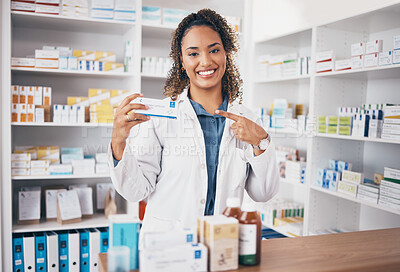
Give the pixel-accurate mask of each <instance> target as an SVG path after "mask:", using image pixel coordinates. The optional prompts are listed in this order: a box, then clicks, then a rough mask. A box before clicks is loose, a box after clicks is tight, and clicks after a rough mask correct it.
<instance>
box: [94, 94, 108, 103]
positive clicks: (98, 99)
mask: <svg viewBox="0 0 400 272" xmlns="http://www.w3.org/2000/svg"><path fill="white" fill-rule="evenodd" d="M104 100H108V101H109V100H110V92H105V93H102V94H100V95H96V96H92V97H89V103H90V104H95V103H99V102H101V101H104Z"/></svg>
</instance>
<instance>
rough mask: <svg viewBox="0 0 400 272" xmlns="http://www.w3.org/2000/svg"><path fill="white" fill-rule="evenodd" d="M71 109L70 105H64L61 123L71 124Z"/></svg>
mask: <svg viewBox="0 0 400 272" xmlns="http://www.w3.org/2000/svg"><path fill="white" fill-rule="evenodd" d="M69 108H70V106H68V105H63V106H62V108H61V109H62V110H61V123H63V124H68V123H69Z"/></svg>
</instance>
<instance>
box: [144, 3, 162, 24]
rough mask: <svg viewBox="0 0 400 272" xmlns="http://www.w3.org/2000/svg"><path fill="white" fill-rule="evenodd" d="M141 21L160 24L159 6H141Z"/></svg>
mask: <svg viewBox="0 0 400 272" xmlns="http://www.w3.org/2000/svg"><path fill="white" fill-rule="evenodd" d="M142 22H143V24H149V25H161V8H160V7H149V6H142Z"/></svg>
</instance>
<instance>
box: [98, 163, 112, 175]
mask: <svg viewBox="0 0 400 272" xmlns="http://www.w3.org/2000/svg"><path fill="white" fill-rule="evenodd" d="M109 173H110V167H109V166H108V164H106V163H96V174H109Z"/></svg>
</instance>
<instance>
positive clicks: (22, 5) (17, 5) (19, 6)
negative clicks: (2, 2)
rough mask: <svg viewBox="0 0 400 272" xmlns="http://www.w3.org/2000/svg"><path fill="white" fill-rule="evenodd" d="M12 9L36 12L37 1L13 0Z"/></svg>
mask: <svg viewBox="0 0 400 272" xmlns="http://www.w3.org/2000/svg"><path fill="white" fill-rule="evenodd" d="M11 10H13V11H24V12H35V3H34V2H33V3H26V2H19V1H11Z"/></svg>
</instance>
